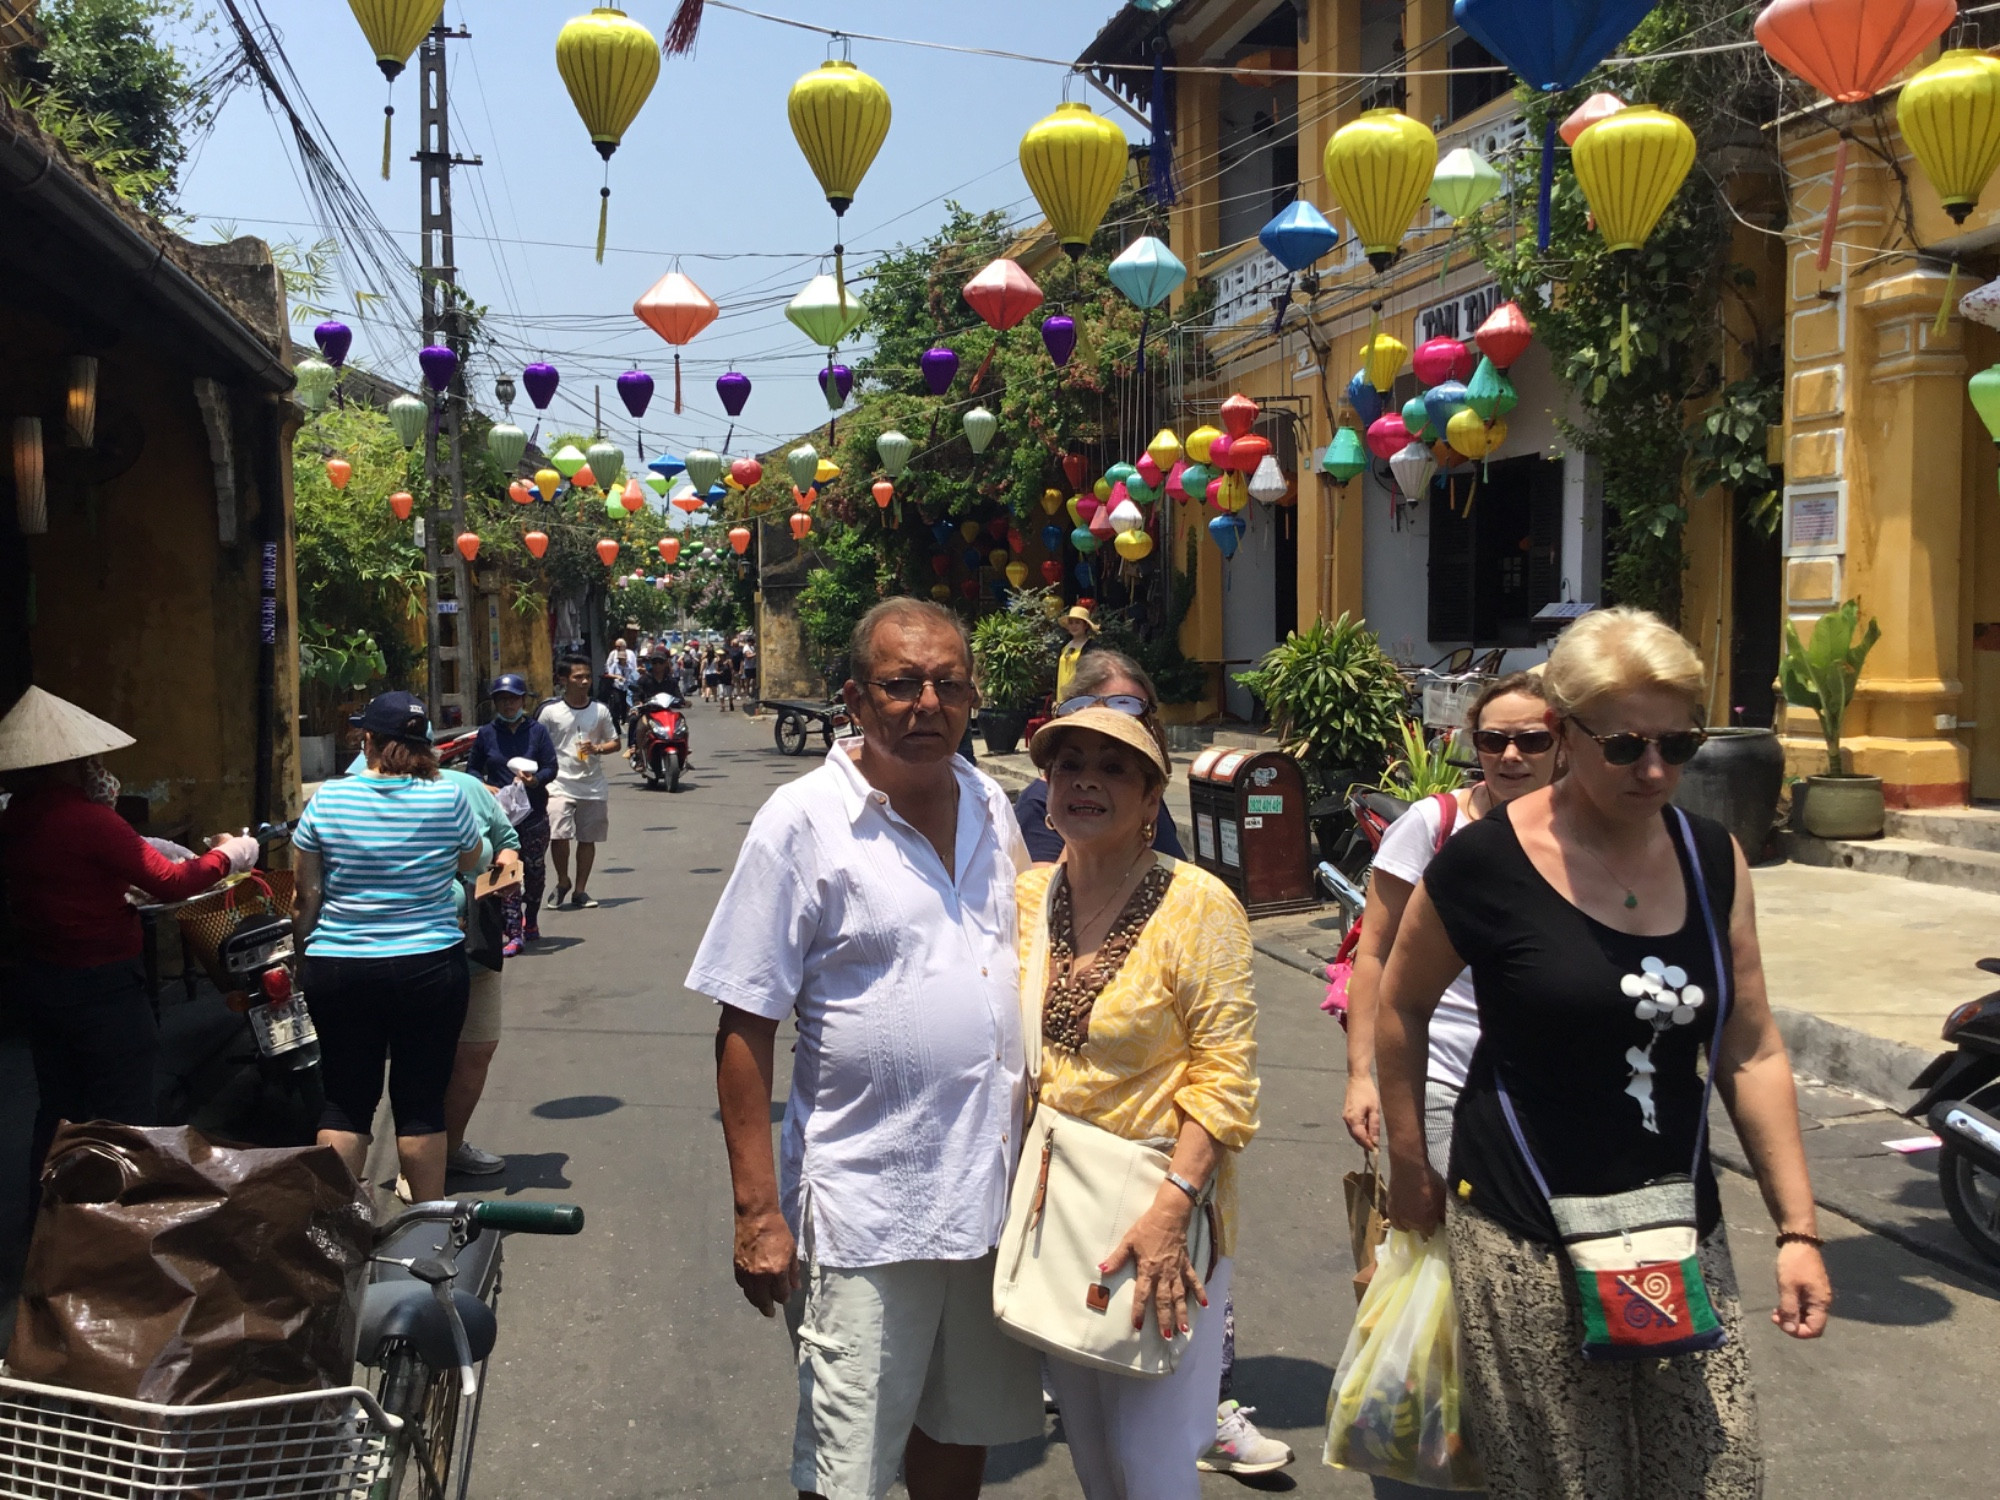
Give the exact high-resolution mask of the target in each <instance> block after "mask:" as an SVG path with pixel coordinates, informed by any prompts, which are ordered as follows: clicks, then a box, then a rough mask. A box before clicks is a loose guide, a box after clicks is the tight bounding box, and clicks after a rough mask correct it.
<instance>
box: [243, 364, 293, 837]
mask: <svg viewBox="0 0 2000 1500" xmlns="http://www.w3.org/2000/svg"><path fill="white" fill-rule="evenodd" d="M284 445H285V421H284V406H283V403H282V402H280V401H279V400H277V399H275V398H266V399H265V400H263V401H260V402H259V403H258V422H257V465H256V467H257V574H258V590H257V781H256V792H255V794H254V796H253V798H252V801H251V817H252V819H253V820H254V821H255V822H258V823H268V822H270V821H271V807H272V797H273V794H274V790H275V783H276V780H277V758H278V722H277V721H278V549H279V546H280V544H281V543H282V541H283V539H284V530H285V491H284V471H283V469H282V468H281V467H280V459H279V454H280V451H281V450H282V449H283V447H284Z"/></svg>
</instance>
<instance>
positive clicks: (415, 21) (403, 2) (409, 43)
mask: <svg viewBox="0 0 2000 1500" xmlns="http://www.w3.org/2000/svg"><path fill="white" fill-rule="evenodd" d="M347 8H348V9H349V10H351V11H353V12H354V19H355V20H357V21H359V22H360V23H361V34H362V35H363V36H365V37H366V38H368V45H369V46H371V47H373V48H374V49H375V66H376V67H378V68H380V69H381V70H382V76H383V77H384V78H386V79H388V80H389V84H390V93H391V100H390V102H389V103H387V104H385V105H383V106H382V180H383V181H384V182H387V181H388V180H389V131H390V124H391V122H392V121H393V120H394V119H395V116H396V105H395V101H394V97H393V96H394V86H395V82H396V75H397V74H398V73H400V72H402V71H403V69H404V68H406V67H408V66H409V63H410V54H411V53H412V52H414V51H416V50H417V46H418V44H419V43H420V42H422V41H423V39H424V34H425V33H426V32H428V31H429V30H430V29H431V28H432V27H433V26H435V25H437V23H438V20H439V18H440V17H441V16H442V15H443V14H444V0H347Z"/></svg>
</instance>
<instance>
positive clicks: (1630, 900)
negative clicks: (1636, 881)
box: [1625, 891, 1639, 911]
mask: <svg viewBox="0 0 2000 1500" xmlns="http://www.w3.org/2000/svg"><path fill="white" fill-rule="evenodd" d="M1638 904H1639V898H1638V897H1637V896H1636V895H1634V894H1633V893H1632V892H1631V891H1627V892H1626V893H1625V909H1626V910H1627V911H1630V910H1631V909H1632V908H1633V907H1635V906H1637V905H1638Z"/></svg>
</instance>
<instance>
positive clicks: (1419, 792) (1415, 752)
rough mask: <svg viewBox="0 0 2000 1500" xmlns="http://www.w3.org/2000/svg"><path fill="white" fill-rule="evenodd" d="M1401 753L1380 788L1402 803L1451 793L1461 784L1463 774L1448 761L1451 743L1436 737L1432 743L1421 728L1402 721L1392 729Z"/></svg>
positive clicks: (1421, 726)
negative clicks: (1401, 800)
mask: <svg viewBox="0 0 2000 1500" xmlns="http://www.w3.org/2000/svg"><path fill="white" fill-rule="evenodd" d="M1396 734H1397V738H1398V740H1399V742H1400V746H1401V750H1402V754H1400V755H1398V756H1397V757H1396V759H1394V760H1393V761H1391V762H1390V763H1389V769H1388V770H1387V771H1385V772H1383V773H1382V781H1381V789H1382V790H1383V791H1385V792H1389V793H1391V794H1393V795H1395V796H1398V797H1401V798H1402V799H1403V800H1404V801H1406V802H1416V801H1419V800H1421V799H1422V798H1425V797H1435V796H1436V795H1437V794H1438V793H1439V792H1455V791H1457V790H1458V789H1459V788H1460V787H1462V786H1464V785H1465V772H1464V770H1462V769H1461V768H1460V767H1459V766H1458V765H1457V764H1455V763H1454V762H1453V760H1452V758H1451V740H1450V738H1449V737H1448V736H1443V735H1440V736H1439V737H1438V739H1437V741H1436V743H1432V742H1431V741H1430V740H1429V739H1428V738H1426V736H1425V734H1424V726H1423V725H1422V724H1420V723H1418V722H1417V721H1416V720H1415V719H1404V720H1402V721H1401V722H1400V723H1398V724H1397V726H1396Z"/></svg>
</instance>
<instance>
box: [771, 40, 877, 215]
mask: <svg viewBox="0 0 2000 1500" xmlns="http://www.w3.org/2000/svg"><path fill="white" fill-rule="evenodd" d="M785 113H786V114H787V115H788V116H790V117H791V122H792V134H793V136H795V137H796V138H797V140H798V143H799V150H801V151H803V152H804V153H805V157H806V165H807V166H809V167H811V168H812V171H813V176H815V177H817V178H818V179H819V185H820V187H821V189H822V190H824V191H825V193H826V201H827V202H828V203H830V204H832V205H833V211H834V213H836V214H844V213H846V212H847V205H848V204H850V203H852V202H853V201H854V194H855V192H856V190H857V189H859V188H860V186H861V179H862V178H863V177H865V176H867V175H868V168H869V166H870V165H871V164H872V163H873V162H874V160H875V153H876V152H877V151H880V150H881V149H882V142H883V140H884V138H885V137H887V135H888V134H889V113H890V111H889V91H888V90H887V89H885V88H883V87H882V85H881V84H879V83H877V82H876V81H875V80H874V79H872V78H870V77H869V76H868V75H867V74H866V73H864V72H862V71H861V70H860V69H859V68H857V67H855V66H854V64H853V63H851V62H847V61H845V60H843V59H839V58H833V59H829V60H828V61H826V62H823V63H821V64H820V65H819V66H818V67H817V68H815V69H814V70H813V71H812V72H810V73H808V74H806V76H805V77H803V78H801V79H800V80H799V81H798V82H797V83H795V84H793V85H792V91H791V93H790V94H789V95H787V96H786V98H785Z"/></svg>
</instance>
